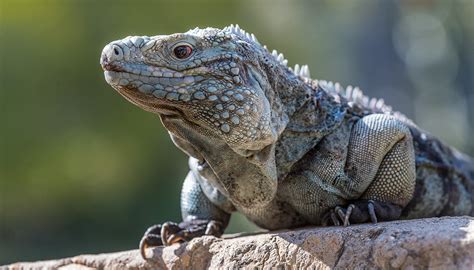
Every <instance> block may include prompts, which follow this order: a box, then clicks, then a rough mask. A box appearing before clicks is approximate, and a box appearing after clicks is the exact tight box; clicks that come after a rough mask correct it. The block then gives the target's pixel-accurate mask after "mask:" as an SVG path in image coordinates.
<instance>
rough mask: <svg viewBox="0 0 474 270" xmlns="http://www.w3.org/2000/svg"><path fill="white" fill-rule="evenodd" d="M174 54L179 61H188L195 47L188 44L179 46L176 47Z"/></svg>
mask: <svg viewBox="0 0 474 270" xmlns="http://www.w3.org/2000/svg"><path fill="white" fill-rule="evenodd" d="M173 53H174V56H175V57H176V58H178V59H186V58H188V57H189V56H191V54H192V53H193V47H191V46H190V45H188V44H178V45H177V46H176V47H174V49H173Z"/></svg>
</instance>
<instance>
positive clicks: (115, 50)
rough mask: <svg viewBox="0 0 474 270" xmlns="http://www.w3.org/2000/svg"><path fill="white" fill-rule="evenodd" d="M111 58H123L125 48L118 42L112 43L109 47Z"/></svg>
mask: <svg viewBox="0 0 474 270" xmlns="http://www.w3.org/2000/svg"><path fill="white" fill-rule="evenodd" d="M108 56H109V57H108V58H109V60H122V58H123V49H122V47H120V46H119V45H117V44H112V47H111V48H110V49H109V53H108Z"/></svg>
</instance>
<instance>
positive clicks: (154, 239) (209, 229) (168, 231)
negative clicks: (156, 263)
mask: <svg viewBox="0 0 474 270" xmlns="http://www.w3.org/2000/svg"><path fill="white" fill-rule="evenodd" d="M222 233H223V226H222V223H221V222H219V221H215V220H210V221H209V220H192V221H186V222H181V223H180V224H177V223H174V222H165V223H163V224H162V225H161V224H157V225H153V226H151V227H150V228H148V229H147V230H146V231H145V234H144V235H143V237H142V239H141V240H140V245H139V249H140V254H141V256H142V258H143V259H145V260H146V259H148V258H147V256H146V252H145V251H146V249H147V248H148V247H153V246H161V245H163V246H169V245H172V244H174V243H178V242H185V241H189V240H191V239H192V238H195V237H199V236H202V235H214V236H217V237H219V236H221V235H222Z"/></svg>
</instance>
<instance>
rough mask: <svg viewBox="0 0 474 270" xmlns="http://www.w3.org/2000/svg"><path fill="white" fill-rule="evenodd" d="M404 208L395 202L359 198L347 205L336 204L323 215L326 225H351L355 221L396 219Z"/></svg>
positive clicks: (375, 221)
mask: <svg viewBox="0 0 474 270" xmlns="http://www.w3.org/2000/svg"><path fill="white" fill-rule="evenodd" d="M401 212H402V208H401V207H400V206H398V205H395V204H393V203H387V202H379V201H373V200H358V201H354V202H352V203H350V204H349V205H347V207H342V206H336V207H334V209H332V210H330V211H329V212H328V213H326V214H325V215H324V216H323V222H322V224H323V225H325V226H329V225H335V226H341V225H343V226H349V225H351V223H352V224H355V223H366V222H372V223H377V222H378V221H389V220H395V219H398V218H399V217H400V214H401Z"/></svg>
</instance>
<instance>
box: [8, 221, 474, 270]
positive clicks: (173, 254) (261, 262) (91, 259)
mask: <svg viewBox="0 0 474 270" xmlns="http://www.w3.org/2000/svg"><path fill="white" fill-rule="evenodd" d="M147 252H148V256H149V257H150V258H151V259H150V260H148V261H145V260H143V259H142V258H141V257H140V255H139V253H138V251H137V250H132V251H125V252H117V253H109V254H98V255H80V256H76V257H72V258H66V259H59V260H52V261H40V262H32V263H15V264H12V265H7V266H4V268H6V269H40V268H41V269H58V268H59V269H124V268H128V269H166V268H169V269H205V268H211V269H216V268H226V269H230V268H232V269H240V268H247V269H248V268H251V269H254V268H258V269H262V268H265V269H268V268H270V267H274V268H275V267H278V268H280V269H302V268H310V269H326V268H328V269H329V268H336V269H348V268H349V269H354V268H355V269H367V268H371V269H373V268H375V269H397V268H404V269H407V268H408V269H419V268H430V269H474V218H473V217H444V218H430V219H420V220H407V221H394V222H384V223H379V224H376V225H373V224H363V225H354V226H349V227H346V228H343V227H323V228H314V227H313V228H302V229H299V230H293V231H277V232H269V233H262V234H254V235H247V236H238V237H235V236H234V237H232V236H227V237H226V239H219V238H215V237H211V236H205V237H201V238H198V239H194V240H192V241H191V242H189V243H184V244H181V245H179V244H175V245H173V246H170V247H166V248H163V247H156V248H150V249H148V250H147Z"/></svg>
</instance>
